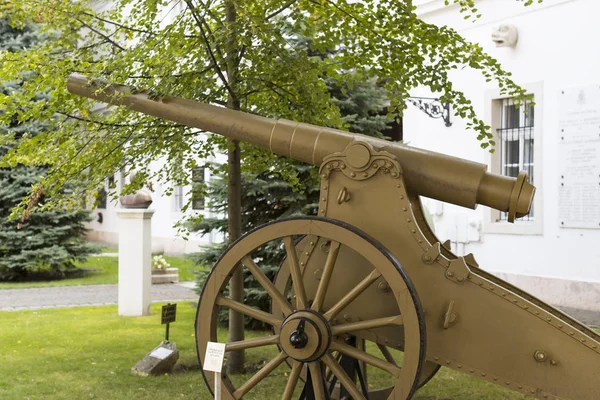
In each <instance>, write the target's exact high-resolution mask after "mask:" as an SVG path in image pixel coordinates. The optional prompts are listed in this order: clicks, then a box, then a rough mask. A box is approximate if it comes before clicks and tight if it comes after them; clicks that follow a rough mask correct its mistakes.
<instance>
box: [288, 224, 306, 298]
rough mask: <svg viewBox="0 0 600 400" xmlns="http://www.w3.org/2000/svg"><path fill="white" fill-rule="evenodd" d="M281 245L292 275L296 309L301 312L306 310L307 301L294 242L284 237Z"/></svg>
mask: <svg viewBox="0 0 600 400" xmlns="http://www.w3.org/2000/svg"><path fill="white" fill-rule="evenodd" d="M283 244H284V246H285V252H286V254H287V259H288V264H289V267H290V272H291V275H292V285H293V287H294V293H295V294H296V309H298V310H301V309H304V308H306V304H307V301H306V291H305V289H304V282H302V273H301V272H300V265H298V255H297V254H296V246H295V245H294V240H293V239H292V237H291V236H286V237H284V238H283Z"/></svg>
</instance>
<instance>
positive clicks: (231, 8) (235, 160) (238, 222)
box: [225, 1, 244, 374]
mask: <svg viewBox="0 0 600 400" xmlns="http://www.w3.org/2000/svg"><path fill="white" fill-rule="evenodd" d="M235 20H236V9H235V4H234V3H233V2H232V1H228V2H227V5H226V16H225V24H226V26H227V28H229V29H231V27H232V25H233V24H235ZM232 31H233V29H231V31H230V32H229V39H228V41H227V49H226V50H227V81H228V83H229V88H230V91H229V96H228V99H227V107H228V108H231V109H234V110H239V109H240V102H239V99H237V97H236V95H235V92H234V91H235V88H236V86H237V78H238V64H237V56H236V55H237V54H238V51H237V43H236V40H235V34H233V32H232ZM227 175H228V178H229V179H228V187H227V218H228V221H227V230H228V235H229V243H230V244H231V243H233V242H234V241H236V240H237V239H238V238H239V237H240V236H241V235H242V217H241V206H242V192H241V184H242V173H241V164H240V143H239V141H237V140H231V139H227ZM229 296H230V298H231V299H232V300H235V301H239V302H243V301H244V279H243V276H242V268H241V266H240V265H238V266H237V268H236V269H235V272H234V273H233V276H232V277H231V280H230V283H229ZM238 340H244V315H243V314H241V313H238V312H235V311H233V310H230V311H229V341H230V342H236V341H238ZM243 370H244V350H236V351H232V352H230V353H229V354H228V357H227V373H228V374H239V373H242V372H243Z"/></svg>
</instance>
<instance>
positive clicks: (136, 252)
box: [117, 208, 154, 316]
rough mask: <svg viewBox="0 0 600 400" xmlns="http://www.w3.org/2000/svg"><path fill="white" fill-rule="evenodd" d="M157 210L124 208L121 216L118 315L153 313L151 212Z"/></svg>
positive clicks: (120, 212)
mask: <svg viewBox="0 0 600 400" xmlns="http://www.w3.org/2000/svg"><path fill="white" fill-rule="evenodd" d="M153 214H154V210H147V209H134V208H123V209H119V210H117V215H118V216H119V297H118V304H119V315H122V316H141V315H149V314H150V303H151V298H150V287H151V285H152V276H151V268H152V224H151V223H152V215H153Z"/></svg>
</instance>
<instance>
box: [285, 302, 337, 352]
mask: <svg viewBox="0 0 600 400" xmlns="http://www.w3.org/2000/svg"><path fill="white" fill-rule="evenodd" d="M280 337H281V339H280V343H279V345H280V346H281V349H282V350H283V351H284V352H285V353H286V354H287V355H288V356H290V357H292V358H293V359H295V360H297V361H301V362H310V361H314V360H316V359H318V358H320V357H321V356H322V355H323V354H325V352H326V351H327V349H328V348H329V344H330V343H331V331H330V329H329V324H328V323H327V321H326V320H325V319H324V318H323V317H322V316H321V314H319V313H317V312H315V311H312V310H302V311H296V312H295V313H293V314H290V315H289V316H288V317H287V318H286V319H285V321H283V324H282V325H281V331H280Z"/></svg>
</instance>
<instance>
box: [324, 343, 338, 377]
mask: <svg viewBox="0 0 600 400" xmlns="http://www.w3.org/2000/svg"><path fill="white" fill-rule="evenodd" d="M331 356H332V357H333V359H334V360H335V362H337V363H339V362H340V360H341V358H342V355H341V354H340V353H339V352H338V351H332V352H331ZM331 375H333V371H331V369H329V367H328V369H327V375H326V376H325V380H326V381H327V382H329V380H330V379H331Z"/></svg>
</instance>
